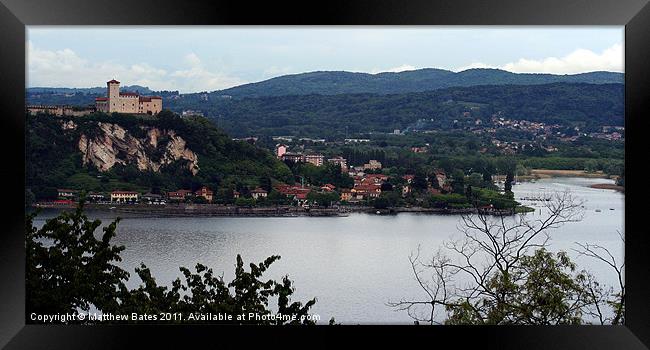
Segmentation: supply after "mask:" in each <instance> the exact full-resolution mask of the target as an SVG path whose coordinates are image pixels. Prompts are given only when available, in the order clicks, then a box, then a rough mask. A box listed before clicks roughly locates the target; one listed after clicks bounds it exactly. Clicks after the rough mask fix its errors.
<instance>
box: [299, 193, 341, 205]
mask: <svg viewBox="0 0 650 350" xmlns="http://www.w3.org/2000/svg"><path fill="white" fill-rule="evenodd" d="M339 198H340V197H339V194H338V193H337V192H334V191H332V192H317V191H311V192H309V193H308V194H307V200H308V201H309V202H311V203H316V204H318V205H319V206H322V207H329V206H330V205H331V204H332V203H335V202H338V201H339Z"/></svg>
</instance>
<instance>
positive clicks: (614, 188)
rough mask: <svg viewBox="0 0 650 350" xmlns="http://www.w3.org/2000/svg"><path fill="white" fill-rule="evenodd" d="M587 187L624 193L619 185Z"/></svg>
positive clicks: (623, 189) (623, 188)
mask: <svg viewBox="0 0 650 350" xmlns="http://www.w3.org/2000/svg"><path fill="white" fill-rule="evenodd" d="M589 187H591V188H597V189H602V190H614V191H618V192H621V193H625V187H623V186H619V185H614V184H593V185H590V186H589Z"/></svg>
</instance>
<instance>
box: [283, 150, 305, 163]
mask: <svg viewBox="0 0 650 350" xmlns="http://www.w3.org/2000/svg"><path fill="white" fill-rule="evenodd" d="M281 159H282V160H289V161H292V162H294V163H298V162H302V161H303V155H302V153H290V152H286V153H284V154H283V155H282V157H281Z"/></svg>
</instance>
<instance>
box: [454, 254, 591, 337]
mask: <svg viewBox="0 0 650 350" xmlns="http://www.w3.org/2000/svg"><path fill="white" fill-rule="evenodd" d="M575 268H576V266H575V264H574V263H573V262H572V261H571V260H570V259H569V257H568V255H567V254H566V253H564V252H559V253H557V254H553V253H551V252H548V251H546V250H545V249H538V250H537V251H535V253H534V254H533V255H530V256H524V257H522V260H521V266H520V267H518V268H517V269H514V271H513V272H512V273H509V274H503V273H497V274H494V275H493V276H492V277H491V278H490V279H489V281H487V284H486V290H487V293H486V294H489V295H490V296H487V297H485V298H479V300H476V301H475V302H473V303H471V302H468V301H467V300H458V302H457V303H454V304H450V305H449V306H447V311H448V312H449V317H448V319H447V320H446V321H445V324H450V325H460V324H465V325H467V324H492V325H495V324H528V325H558V324H581V323H582V322H583V321H582V316H583V308H582V307H580V306H582V305H583V304H584V303H585V302H586V298H588V291H587V290H586V289H585V285H584V281H585V280H586V278H587V276H586V273H585V272H579V273H576V272H575ZM493 296H496V297H493ZM577 306H578V307H577Z"/></svg>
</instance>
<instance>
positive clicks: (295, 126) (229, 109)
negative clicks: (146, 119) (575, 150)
mask: <svg viewBox="0 0 650 350" xmlns="http://www.w3.org/2000/svg"><path fill="white" fill-rule="evenodd" d="M623 92H624V89H623V85H622V84H601V85H595V84H567V83H559V84H547V85H530V86H515V85H505V86H497V85H493V86H476V87H454V88H448V89H441V90H436V91H427V92H420V93H408V94H395V95H376V94H344V95H300V96H276V97H261V98H244V99H227V98H216V99H208V101H204V100H201V99H200V98H199V96H184V97H183V98H181V99H178V100H173V101H169V102H165V103H166V108H170V109H172V110H184V109H195V110H201V111H203V112H204V113H205V114H206V115H207V116H209V117H211V118H212V119H213V120H215V122H216V123H217V125H218V126H219V127H221V128H223V129H224V130H226V132H228V133H229V134H231V135H233V136H250V135H296V136H302V137H321V138H333V137H344V136H346V135H348V136H350V135H354V134H358V133H369V132H384V133H385V132H392V131H393V130H394V129H400V130H405V129H407V130H412V129H417V128H419V126H418V124H419V123H422V122H423V121H426V124H427V125H426V127H427V128H428V129H441V130H452V129H455V128H462V127H463V126H466V125H473V124H474V123H475V121H476V119H481V120H482V122H483V123H486V122H489V120H490V118H491V116H492V115H495V114H497V115H499V116H500V117H505V118H509V119H517V120H528V121H536V122H544V123H547V124H559V125H563V126H580V127H583V128H595V127H598V126H602V125H622V124H623V116H624V95H623ZM465 112H469V115H464V113H465ZM454 121H456V122H454Z"/></svg>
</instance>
